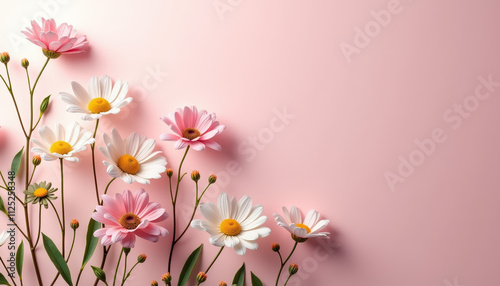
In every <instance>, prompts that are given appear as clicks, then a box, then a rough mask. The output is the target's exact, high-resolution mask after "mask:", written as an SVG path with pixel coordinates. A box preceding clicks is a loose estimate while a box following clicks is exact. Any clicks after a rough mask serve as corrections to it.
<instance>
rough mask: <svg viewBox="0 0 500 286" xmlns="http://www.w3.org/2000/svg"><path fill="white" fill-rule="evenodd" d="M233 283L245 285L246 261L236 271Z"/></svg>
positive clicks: (238, 285) (240, 285)
mask: <svg viewBox="0 0 500 286" xmlns="http://www.w3.org/2000/svg"><path fill="white" fill-rule="evenodd" d="M233 285H237V286H244V285H245V263H243V265H241V267H240V269H238V271H236V274H235V275H234V278H233Z"/></svg>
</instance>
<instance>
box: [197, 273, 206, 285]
mask: <svg viewBox="0 0 500 286" xmlns="http://www.w3.org/2000/svg"><path fill="white" fill-rule="evenodd" d="M196 281H198V283H203V282H205V281H207V274H205V272H200V273H198V275H196Z"/></svg>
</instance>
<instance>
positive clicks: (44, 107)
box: [40, 95, 51, 117]
mask: <svg viewBox="0 0 500 286" xmlns="http://www.w3.org/2000/svg"><path fill="white" fill-rule="evenodd" d="M50 96H51V95H49V96H47V97H46V98H44V99H43V100H42V103H40V117H41V116H42V114H44V113H45V111H46V110H47V108H48V107H49V100H50Z"/></svg>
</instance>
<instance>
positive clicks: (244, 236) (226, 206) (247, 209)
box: [191, 193, 271, 255]
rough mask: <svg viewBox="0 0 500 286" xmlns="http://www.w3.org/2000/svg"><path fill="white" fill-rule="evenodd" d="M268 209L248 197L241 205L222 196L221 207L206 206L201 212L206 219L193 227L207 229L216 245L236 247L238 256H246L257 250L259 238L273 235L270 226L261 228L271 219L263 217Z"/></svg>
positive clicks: (219, 204) (203, 206) (195, 221)
mask: <svg viewBox="0 0 500 286" xmlns="http://www.w3.org/2000/svg"><path fill="white" fill-rule="evenodd" d="M263 210H264V207H262V206H261V205H255V206H252V199H251V198H250V197H249V196H244V197H243V198H241V200H240V201H239V202H237V201H236V198H234V197H233V198H232V199H231V200H230V199H229V198H228V196H227V194H226V193H222V194H220V195H219V199H218V206H216V205H215V204H214V203H211V202H208V203H202V204H201V205H200V212H201V214H202V215H203V217H205V219H206V221H205V220H200V219H195V220H193V221H192V222H191V227H193V228H195V229H198V230H204V231H206V232H208V233H209V234H210V239H209V241H210V243H211V244H213V245H215V246H219V247H221V246H224V245H225V246H228V247H232V248H234V250H235V251H236V253H237V254H239V255H243V254H245V252H246V249H247V248H248V249H252V250H255V249H257V247H258V245H257V242H255V241H256V240H257V238H259V237H266V236H268V235H269V234H270V233H271V230H270V229H269V228H267V227H261V226H262V224H264V222H265V221H266V220H267V217H266V216H261V214H262V211H263Z"/></svg>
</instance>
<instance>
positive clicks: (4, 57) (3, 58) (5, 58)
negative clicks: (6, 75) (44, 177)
mask: <svg viewBox="0 0 500 286" xmlns="http://www.w3.org/2000/svg"><path fill="white" fill-rule="evenodd" d="M9 61H10V55H9V53H7V52H3V53H1V54H0V63H2V64H7V63H8V62H9Z"/></svg>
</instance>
